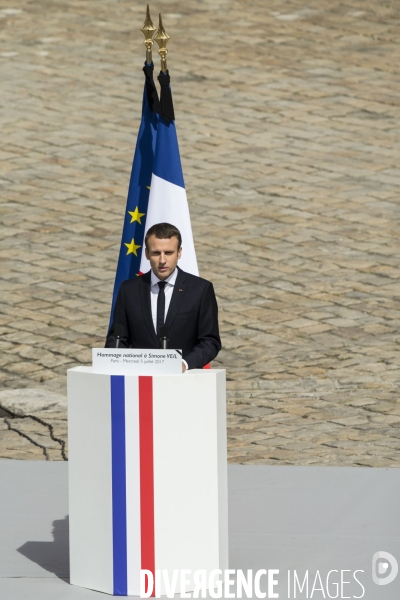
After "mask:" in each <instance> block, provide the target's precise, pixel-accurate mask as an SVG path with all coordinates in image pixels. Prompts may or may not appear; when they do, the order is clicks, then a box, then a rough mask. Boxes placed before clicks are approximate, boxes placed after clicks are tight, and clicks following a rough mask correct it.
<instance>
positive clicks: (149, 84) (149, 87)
mask: <svg viewBox="0 0 400 600" xmlns="http://www.w3.org/2000/svg"><path fill="white" fill-rule="evenodd" d="M153 71H154V64H153V63H151V64H150V65H148V64H147V63H146V62H145V63H144V67H143V73H144V74H145V75H146V82H145V85H146V94H147V100H148V101H149V106H150V108H151V110H152V111H153V112H155V113H157V114H158V115H159V114H161V105H160V100H159V99H158V93H157V88H156V84H155V83H154V79H153Z"/></svg>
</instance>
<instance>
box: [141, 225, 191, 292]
mask: <svg viewBox="0 0 400 600" xmlns="http://www.w3.org/2000/svg"><path fill="white" fill-rule="evenodd" d="M147 245H148V248H146V249H145V252H146V258H147V260H149V261H150V266H151V270H152V271H153V273H154V275H157V277H158V278H159V279H161V280H162V281H163V280H164V279H167V277H169V276H170V275H171V273H172V272H173V271H174V270H175V267H176V265H177V264H178V260H179V259H180V257H181V254H182V248H179V249H178V238H177V237H176V236H174V237H172V238H169V239H168V238H166V239H163V240H160V239H158V238H156V236H155V235H151V236H150V237H149V239H148V240H147Z"/></svg>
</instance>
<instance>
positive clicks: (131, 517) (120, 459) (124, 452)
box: [111, 375, 155, 596]
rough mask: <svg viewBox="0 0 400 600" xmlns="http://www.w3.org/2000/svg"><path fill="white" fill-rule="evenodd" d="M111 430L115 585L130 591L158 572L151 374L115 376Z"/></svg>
mask: <svg viewBox="0 0 400 600" xmlns="http://www.w3.org/2000/svg"><path fill="white" fill-rule="evenodd" d="M128 430H129V432H130V434H129V435H127V431H128ZM111 432H112V433H111V444H112V527H113V579H114V584H113V588H114V595H115V596H126V595H128V594H133V593H138V589H139V575H140V569H147V570H149V571H151V572H152V573H153V574H154V572H155V550H154V465H153V378H152V377H148V376H140V377H127V378H125V377H124V376H120V375H112V376H111ZM127 465H129V468H127Z"/></svg>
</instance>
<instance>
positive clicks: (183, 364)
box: [182, 361, 186, 373]
mask: <svg viewBox="0 0 400 600" xmlns="http://www.w3.org/2000/svg"><path fill="white" fill-rule="evenodd" d="M185 371H186V365H185V363H184V362H183V361H182V373H184V372H185Z"/></svg>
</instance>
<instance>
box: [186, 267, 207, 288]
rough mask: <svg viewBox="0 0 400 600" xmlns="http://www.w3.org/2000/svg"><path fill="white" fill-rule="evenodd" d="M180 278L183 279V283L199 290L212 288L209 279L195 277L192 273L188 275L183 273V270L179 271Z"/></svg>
mask: <svg viewBox="0 0 400 600" xmlns="http://www.w3.org/2000/svg"><path fill="white" fill-rule="evenodd" d="M178 277H179V278H180V279H181V281H185V282H186V283H187V284H190V285H194V286H196V287H198V288H205V287H207V286H212V283H211V281H208V279H204V278H203V277H199V276H198V275H193V274H192V273H187V272H186V271H182V269H179V270H178Z"/></svg>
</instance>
